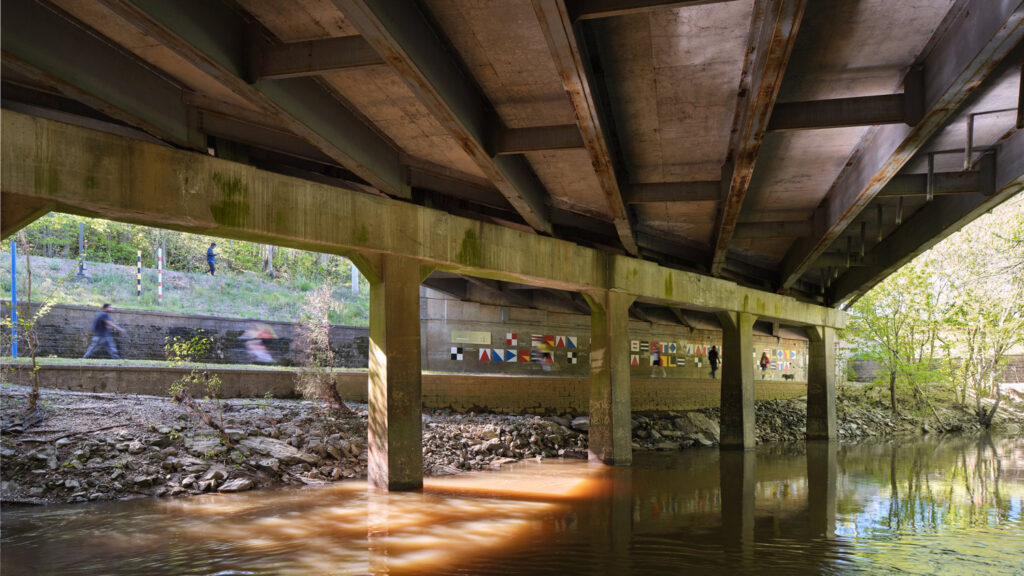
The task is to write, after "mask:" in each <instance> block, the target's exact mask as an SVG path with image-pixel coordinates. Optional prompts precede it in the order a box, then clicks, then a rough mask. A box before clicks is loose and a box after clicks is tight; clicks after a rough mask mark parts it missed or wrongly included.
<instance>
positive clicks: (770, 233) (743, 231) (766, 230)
mask: <svg viewBox="0 0 1024 576" xmlns="http://www.w3.org/2000/svg"><path fill="white" fill-rule="evenodd" d="M810 233H811V223H810V222H751V223H748V224H740V225H738V226H737V227H736V232H735V234H734V237H736V238H791V237H798V236H806V235H808V234H810Z"/></svg>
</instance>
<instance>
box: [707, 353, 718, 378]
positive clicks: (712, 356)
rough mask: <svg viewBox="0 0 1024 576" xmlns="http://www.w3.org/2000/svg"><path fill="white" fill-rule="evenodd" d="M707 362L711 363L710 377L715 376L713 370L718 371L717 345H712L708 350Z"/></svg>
mask: <svg viewBox="0 0 1024 576" xmlns="http://www.w3.org/2000/svg"><path fill="white" fill-rule="evenodd" d="M708 362H710V363H711V377H712V378H714V377H715V372H716V371H718V347H716V346H712V347H711V350H708Z"/></svg>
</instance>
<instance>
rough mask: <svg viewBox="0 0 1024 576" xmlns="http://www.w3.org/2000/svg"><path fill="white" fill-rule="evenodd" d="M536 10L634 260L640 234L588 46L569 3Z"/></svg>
mask: <svg viewBox="0 0 1024 576" xmlns="http://www.w3.org/2000/svg"><path fill="white" fill-rule="evenodd" d="M533 10H534V12H536V13H537V20H538V21H539V22H540V27H541V29H542V30H543V32H544V38H545V39H546V40H547V43H548V49H549V50H550V51H551V57H552V59H553V60H554V62H555V67H556V68H557V69H558V71H559V75H560V76H561V78H562V84H563V86H565V92H566V94H568V96H569V100H570V102H572V109H573V112H574V113H575V114H576V123H577V124H578V125H579V130H580V133H581V134H582V135H583V143H584V146H585V147H586V149H587V152H588V153H589V155H590V163H591V165H592V166H593V167H594V172H595V173H596V174H597V181H598V182H599V183H600V185H601V191H602V192H604V196H605V200H606V202H607V203H608V210H609V212H610V213H611V215H612V221H613V222H614V223H615V229H616V230H617V231H618V234H619V240H620V241H621V242H622V246H623V247H624V248H625V249H626V251H627V252H629V253H630V254H632V255H634V256H636V255H638V254H639V248H638V247H637V244H636V233H635V231H634V229H633V228H634V226H633V223H632V222H631V220H630V215H629V209H628V207H627V206H626V203H625V202H624V201H623V194H622V190H621V187H620V185H619V183H620V182H621V181H624V178H622V177H621V173H622V172H623V171H622V169H621V167H619V166H618V165H617V160H616V158H617V156H616V151H615V150H614V149H613V148H612V142H613V140H611V139H610V138H608V137H607V136H606V134H605V132H606V131H607V130H611V129H612V126H613V124H612V121H611V118H609V117H607V116H606V115H605V114H604V113H603V110H604V109H605V108H604V107H605V102H606V101H607V100H606V99H604V98H603V94H602V93H601V87H600V85H599V84H598V83H595V82H592V81H591V79H590V78H591V74H590V70H589V67H590V60H589V55H588V53H587V46H586V41H585V39H584V38H583V37H582V36H580V35H577V30H576V28H575V26H574V25H573V22H572V18H571V17H570V15H569V9H568V7H567V6H566V3H565V0H533Z"/></svg>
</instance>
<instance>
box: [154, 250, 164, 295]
mask: <svg viewBox="0 0 1024 576" xmlns="http://www.w3.org/2000/svg"><path fill="white" fill-rule="evenodd" d="M163 301H164V249H163V248H157V249H156V303H157V304H161V303H163Z"/></svg>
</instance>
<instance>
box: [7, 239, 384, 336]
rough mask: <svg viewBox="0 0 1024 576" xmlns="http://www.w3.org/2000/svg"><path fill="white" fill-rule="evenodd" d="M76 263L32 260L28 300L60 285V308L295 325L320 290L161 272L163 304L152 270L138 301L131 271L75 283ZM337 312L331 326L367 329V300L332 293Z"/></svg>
mask: <svg viewBox="0 0 1024 576" xmlns="http://www.w3.org/2000/svg"><path fill="white" fill-rule="evenodd" d="M77 266H78V263H77V261H75V260H69V259H63V258H44V257H41V256H33V257H32V283H33V285H32V296H33V298H32V300H33V301H34V302H41V301H43V300H44V299H46V298H47V297H48V295H49V294H51V293H53V290H54V288H55V287H57V286H58V284H59V285H60V290H59V292H58V293H57V297H56V301H57V303H58V304H77V305H82V306H94V307H99V306H100V305H101V304H102V303H104V302H110V303H111V304H112V305H113V306H114V307H115V308H130V309H135V310H160V311H164V312H175V313H179V314H200V315H209V316H220V317H225V318H245V319H255V320H264V321H281V322H295V321H297V320H298V319H299V316H300V313H301V310H302V305H303V303H304V301H305V294H306V293H307V292H309V291H310V290H312V289H314V288H316V287H317V286H318V284H317V283H316V282H315V281H313V280H310V279H307V278H277V279H270V278H267V277H265V276H263V275H260V274H255V273H252V272H236V271H231V270H222V271H219V272H218V275H217V276H213V277H211V276H209V275H207V274H197V273H183V272H170V271H165V272H164V278H163V283H164V295H163V301H162V302H158V301H157V290H156V288H157V273H156V270H151V269H144V270H143V273H142V289H143V291H142V295H141V297H140V296H137V295H136V278H135V274H136V269H135V267H134V266H122V265H117V264H104V263H88V264H87V272H88V274H89V277H90V279H89V280H88V281H82V280H77V279H75V271H76V270H77ZM24 270H25V258H24V257H19V258H18V276H19V279H18V280H19V286H18V299H19V301H24V299H25V298H26V297H27V296H28V294H27V292H26V291H25V290H26V287H25V279H26V278H27V276H26V275H25V273H24ZM0 293H2V294H3V296H4V297H8V298H9V297H10V293H11V256H10V252H9V251H7V252H0ZM334 294H335V299H336V300H335V301H336V303H337V309H336V310H332V312H331V322H333V323H336V324H346V325H350V326H367V325H369V307H370V306H369V294H368V291H366V290H364V291H363V292H360V293H359V294H352V293H351V292H349V290H348V289H343V290H342V289H339V290H335V292H334Z"/></svg>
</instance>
